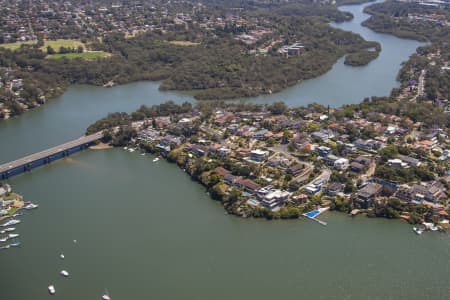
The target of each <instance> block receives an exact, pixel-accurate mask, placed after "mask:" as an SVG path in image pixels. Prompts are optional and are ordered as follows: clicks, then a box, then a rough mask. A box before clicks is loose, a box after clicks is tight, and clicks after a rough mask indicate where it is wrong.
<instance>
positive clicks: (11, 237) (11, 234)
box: [8, 233, 20, 239]
mask: <svg viewBox="0 0 450 300" xmlns="http://www.w3.org/2000/svg"><path fill="white" fill-rule="evenodd" d="M19 235H20V234H18V233H10V234H8V238H10V239H15V238H16V237H19Z"/></svg>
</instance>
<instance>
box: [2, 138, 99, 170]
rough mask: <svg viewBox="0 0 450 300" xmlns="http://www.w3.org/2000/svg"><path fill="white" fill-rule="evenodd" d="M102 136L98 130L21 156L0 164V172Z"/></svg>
mask: <svg viewBox="0 0 450 300" xmlns="http://www.w3.org/2000/svg"><path fill="white" fill-rule="evenodd" d="M102 136H103V133H102V132H97V133H94V134H92V135H88V136H83V137H80V138H79V139H76V140H73V141H70V142H67V143H64V144H62V145H59V146H56V147H53V148H50V149H47V150H44V151H41V152H38V153H34V154H31V155H28V156H25V157H22V158H19V159H17V160H14V161H11V162H8V163H5V164H2V165H0V173H3V172H5V171H9V170H12V169H15V168H17V167H20V166H23V165H26V164H28V163H30V162H33V161H36V160H39V159H42V158H45V157H47V156H50V155H53V154H56V153H59V152H61V151H65V150H68V149H71V148H73V147H76V146H80V145H82V144H85V143H91V142H93V141H96V140H99V139H100V138H101V137H102Z"/></svg>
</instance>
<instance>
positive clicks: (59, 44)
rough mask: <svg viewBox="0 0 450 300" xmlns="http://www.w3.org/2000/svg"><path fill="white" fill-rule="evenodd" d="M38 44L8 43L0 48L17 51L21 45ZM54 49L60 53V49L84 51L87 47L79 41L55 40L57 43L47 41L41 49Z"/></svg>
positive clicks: (0, 45)
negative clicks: (81, 49)
mask: <svg viewBox="0 0 450 300" xmlns="http://www.w3.org/2000/svg"><path fill="white" fill-rule="evenodd" d="M33 44H36V42H35V41H26V42H15V43H8V44H0V47H2V48H6V49H11V50H13V51H14V50H16V49H19V48H20V46H21V45H33ZM48 46H50V47H52V48H53V49H54V50H55V51H56V52H58V51H59V48H60V47H65V48H75V49H76V48H78V46H83V49H86V47H85V45H84V44H83V43H82V42H80V41H79V40H55V41H50V40H49V41H45V43H44V46H43V47H41V50H42V51H44V52H45V51H47V47H48Z"/></svg>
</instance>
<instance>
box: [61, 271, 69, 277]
mask: <svg viewBox="0 0 450 300" xmlns="http://www.w3.org/2000/svg"><path fill="white" fill-rule="evenodd" d="M59 274H61V276H63V277H69V272H67V271H66V270H62V271H61V272H59Z"/></svg>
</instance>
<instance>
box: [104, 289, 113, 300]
mask: <svg viewBox="0 0 450 300" xmlns="http://www.w3.org/2000/svg"><path fill="white" fill-rule="evenodd" d="M102 300H111V297H109V294H108V291H105V293H104V294H103V296H102Z"/></svg>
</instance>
